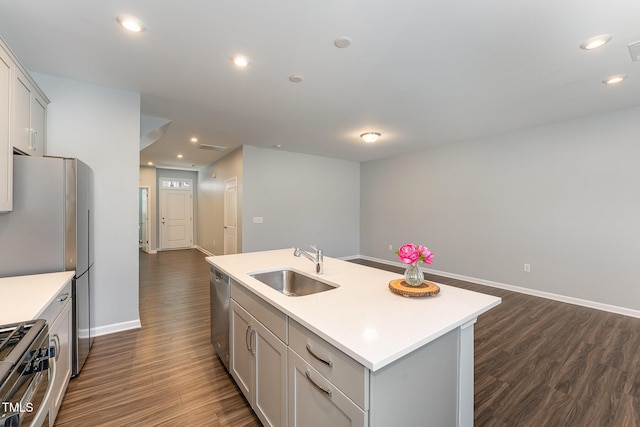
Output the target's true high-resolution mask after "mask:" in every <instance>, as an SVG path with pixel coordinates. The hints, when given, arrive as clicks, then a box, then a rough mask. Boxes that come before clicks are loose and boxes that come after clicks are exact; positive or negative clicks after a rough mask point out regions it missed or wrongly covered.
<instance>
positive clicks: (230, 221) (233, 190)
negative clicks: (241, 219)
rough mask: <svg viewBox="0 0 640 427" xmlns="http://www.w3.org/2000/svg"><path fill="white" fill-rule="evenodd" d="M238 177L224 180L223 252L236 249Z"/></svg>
mask: <svg viewBox="0 0 640 427" xmlns="http://www.w3.org/2000/svg"><path fill="white" fill-rule="evenodd" d="M237 235H238V179H237V178H231V179H228V180H226V181H225V182H224V253H225V255H226V254H235V253H236V252H237V251H238V237H237Z"/></svg>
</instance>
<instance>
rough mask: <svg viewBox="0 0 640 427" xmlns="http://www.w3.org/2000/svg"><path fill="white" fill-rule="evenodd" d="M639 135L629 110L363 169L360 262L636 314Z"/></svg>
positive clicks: (639, 116)
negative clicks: (420, 249) (415, 264)
mask: <svg viewBox="0 0 640 427" xmlns="http://www.w3.org/2000/svg"><path fill="white" fill-rule="evenodd" d="M638 135H640V108H633V109H627V110H622V111H618V112H615V113H610V114H603V115H598V116H591V117H586V118H583V119H580V120H574V121H570V122H562V123H558V124H554V125H550V126H544V127H537V128H533V129H529V130H524V131H520V132H515V133H511V134H508V135H502V136H498V137H494V138H487V139H483V140H478V141H471V142H468V143H462V144H455V145H449V146H442V147H437V148H433V149H428V150H425V151H422V152H418V153H412V154H410V155H405V156H400V157H395V158H389V159H382V160H377V161H371V162H366V163H363V164H362V174H361V188H362V205H361V211H362V216H361V228H360V230H361V231H360V232H361V253H362V254H363V255H366V256H370V257H374V258H380V259H386V260H392V261H396V260H397V259H396V257H395V255H394V254H393V253H391V252H390V251H388V246H389V244H393V245H394V247H396V248H397V247H398V246H399V245H401V244H403V243H407V242H415V243H421V244H425V245H427V246H429V248H430V249H432V250H433V251H434V253H435V261H434V264H433V265H432V266H431V267H432V268H433V269H436V270H440V271H444V272H449V273H454V274H459V275H464V276H468V277H472V278H478V279H483V280H487V281H493V282H497V283H500V284H507V285H513V286H519V287H524V288H529V289H533V290H537V291H541V292H549V293H553V294H558V295H564V296H569V297H572V298H578V299H584V300H588V301H594V302H598V303H602V304H609V305H613V306H616V307H624V308H628V309H632V310H640V286H638V285H639V280H638V271H637V268H636V266H637V265H638V260H639V259H640V244H639V243H638V242H640V167H639V163H638V160H639V159H640V142H639V140H638ZM524 263H529V264H531V273H524V272H523V264H524Z"/></svg>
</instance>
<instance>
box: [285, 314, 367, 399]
mask: <svg viewBox="0 0 640 427" xmlns="http://www.w3.org/2000/svg"><path fill="white" fill-rule="evenodd" d="M289 347H291V349H293V350H294V351H295V352H296V353H298V354H299V355H300V356H301V357H302V358H303V359H304V360H305V361H306V362H308V363H309V364H310V365H311V366H313V367H314V368H315V369H316V370H317V371H318V372H320V373H321V374H322V375H324V376H325V377H326V378H327V379H328V380H329V381H331V382H332V383H333V384H335V385H336V386H337V387H338V388H339V389H340V390H342V391H343V392H344V393H345V394H346V395H347V396H348V397H349V398H350V399H351V400H353V401H354V402H355V403H356V404H357V405H358V406H359V407H360V408H362V409H364V410H365V411H366V410H368V409H369V393H368V390H369V370H368V369H367V368H365V367H364V366H362V365H361V364H360V363H358V362H356V361H355V360H353V359H352V358H351V357H349V356H347V355H346V354H344V353H343V352H342V351H340V350H338V349H337V348H336V347H334V346H333V345H331V344H329V343H328V342H326V341H325V340H324V339H322V338H320V337H319V336H317V335H316V334H314V333H313V332H311V331H310V330H308V329H307V328H305V327H304V326H302V325H300V324H299V323H298V322H296V321H294V320H292V319H289Z"/></svg>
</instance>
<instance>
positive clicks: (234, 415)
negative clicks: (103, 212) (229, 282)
mask: <svg viewBox="0 0 640 427" xmlns="http://www.w3.org/2000/svg"><path fill="white" fill-rule="evenodd" d="M355 262H359V263H362V264H367V265H371V266H374V267H377V268H382V269H386V270H391V271H398V272H401V271H402V270H401V269H398V268H396V267H389V266H387V265H384V264H376V263H371V262H369V261H355ZM427 278H428V279H429V280H433V281H436V282H440V283H444V284H447V285H451V286H458V287H461V288H465V289H469V290H473V291H477V292H483V293H487V294H491V295H496V296H499V297H501V298H502V299H503V302H502V304H501V305H499V306H498V307H496V308H494V309H493V310H491V311H489V312H488V313H486V314H484V315H482V316H480V318H479V319H478V323H477V324H476V328H475V346H476V347H475V425H476V426H535V427H539V426H562V427H564V426H576V427H586V426H598V427H600V426H612V427H620V426H622V427H627V426H636V425H640V319H635V318H631V317H626V316H621V315H616V314H611V313H606V312H602V311H598V310H593V309H588V308H584V307H579V306H574V305H570V304H565V303H560V302H556V301H550V300H546V299H542V298H537V297H532V296H528V295H523V294H518V293H514V292H509V291H505V290H501V289H495V288H490V287H486V286H482V285H478V284H474V283H469V282H463V281H460V280H455V279H449V278H446V277H438V276H432V275H427ZM140 316H141V321H142V328H141V329H139V330H134V331H126V332H120V333H116V334H112V335H106V336H101V337H97V338H96V340H95V342H94V347H93V349H92V350H91V353H90V355H89V359H88V360H87V363H86V365H85V367H84V369H83V371H82V373H81V374H80V376H79V377H78V378H75V379H73V380H71V382H70V384H69V389H68V391H67V394H66V396H65V398H64V401H63V404H62V408H61V410H60V414H59V415H58V419H57V422H56V426H59V427H83V426H134V425H135V426H165V425H166V426H213V427H215V426H229V427H236V426H259V425H260V423H259V421H258V420H257V418H256V417H255V415H254V414H253V413H252V412H251V410H250V409H249V407H248V405H247V403H246V401H245V400H244V398H243V397H242V396H241V394H240V391H239V390H238V388H237V387H236V386H235V385H234V383H233V381H232V380H231V379H230V377H229V375H228V374H227V373H226V371H225V370H224V368H223V366H222V364H221V363H220V361H219V360H218V359H217V357H216V356H214V354H213V349H212V347H211V344H210V341H209V288H208V264H207V263H206V262H205V261H204V255H202V253H200V252H199V251H196V250H185V251H171V252H160V253H158V254H156V255H147V254H143V253H142V254H140ZM393 427H403V426H393ZM437 427H441V426H437ZM442 427H448V426H442Z"/></svg>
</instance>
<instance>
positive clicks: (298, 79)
mask: <svg viewBox="0 0 640 427" xmlns="http://www.w3.org/2000/svg"><path fill="white" fill-rule="evenodd" d="M303 80H304V77H302V76H299V75H297V74H294V75H291V76H289V81H290V82H291V83H300V82H301V81H303Z"/></svg>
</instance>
